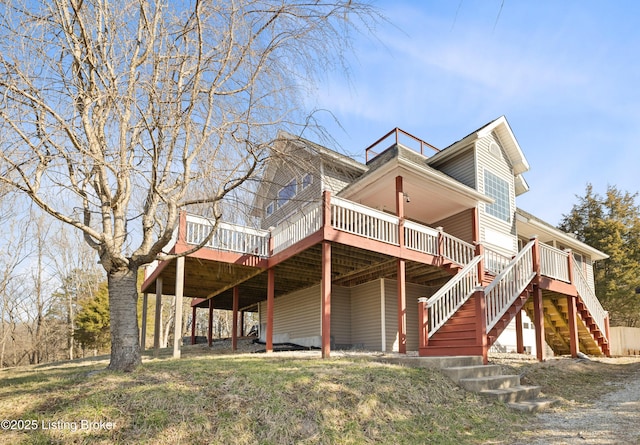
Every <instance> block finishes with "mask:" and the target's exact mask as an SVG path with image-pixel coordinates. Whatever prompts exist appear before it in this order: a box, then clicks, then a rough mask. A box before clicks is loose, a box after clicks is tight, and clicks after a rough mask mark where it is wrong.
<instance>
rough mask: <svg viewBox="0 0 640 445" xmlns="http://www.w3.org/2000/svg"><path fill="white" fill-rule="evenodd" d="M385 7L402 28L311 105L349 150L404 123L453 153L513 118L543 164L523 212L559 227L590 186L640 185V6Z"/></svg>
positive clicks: (436, 0)
mask: <svg viewBox="0 0 640 445" xmlns="http://www.w3.org/2000/svg"><path fill="white" fill-rule="evenodd" d="M375 4H376V6H377V7H379V8H380V9H381V11H382V13H383V14H384V15H385V16H386V17H387V18H388V19H389V21H390V24H383V25H381V26H380V28H379V29H378V31H377V37H378V41H376V40H372V39H370V38H364V37H363V38H362V39H359V40H357V41H356V43H355V52H356V56H357V58H356V60H354V63H353V65H352V72H351V74H350V78H349V79H347V78H346V76H345V75H344V74H342V73H334V74H330V75H329V76H328V79H327V82H326V84H323V85H321V88H320V91H319V94H318V97H317V98H316V99H314V100H316V102H315V103H313V104H311V105H312V106H315V107H318V108H321V109H328V110H331V111H332V112H333V114H334V115H335V117H336V118H337V119H338V120H339V121H340V123H341V124H342V127H343V129H340V128H338V127H337V126H335V125H334V124H332V122H331V119H329V118H328V117H327V116H325V117H327V119H325V120H324V123H325V124H326V126H327V128H328V129H329V130H330V132H331V134H332V136H333V137H334V138H335V139H336V140H337V142H338V143H339V144H340V145H341V147H342V149H343V150H344V151H346V152H347V153H349V154H351V155H355V156H362V155H363V153H364V149H365V148H366V147H367V146H368V145H369V144H371V143H372V142H374V141H375V140H376V139H377V138H378V137H380V136H382V135H383V134H385V133H386V132H387V131H389V130H391V129H392V128H394V127H400V128H402V129H403V130H406V131H408V132H409V133H412V134H414V135H416V136H418V137H420V138H422V139H424V140H426V141H428V142H430V143H431V144H433V145H435V146H436V147H439V148H444V147H446V146H447V145H449V144H451V143H452V142H455V141H456V140H458V139H460V138H462V137H463V136H465V135H467V134H469V133H470V132H472V131H473V130H475V129H477V128H478V127H480V126H482V125H484V124H486V123H487V122H489V121H491V120H493V119H495V118H497V117H499V116H501V115H505V116H506V117H507V119H508V121H509V123H510V125H511V128H512V129H513V132H514V134H515V136H516V138H517V140H518V142H519V144H520V146H521V148H522V150H523V152H524V154H525V156H526V157H527V159H528V161H529V164H530V166H531V169H530V171H529V172H527V173H526V174H525V178H526V180H527V182H528V183H529V186H530V189H531V190H530V191H529V192H528V193H526V194H524V195H522V196H520V197H519V198H518V206H519V207H521V208H523V209H524V210H527V211H529V212H531V213H534V214H535V215H537V216H539V217H541V218H543V219H544V220H546V221H548V222H550V223H552V224H557V223H558V222H559V221H560V219H561V217H562V214H563V213H568V212H569V210H570V209H571V206H572V205H573V204H574V203H576V202H577V199H576V195H582V194H583V193H584V190H585V186H586V184H587V183H588V182H591V183H592V184H593V185H594V187H595V190H596V191H597V192H598V193H604V192H605V190H606V187H607V185H608V184H610V185H615V186H617V187H618V188H620V189H622V190H626V191H629V192H637V191H639V190H640V149H638V147H637V144H638V141H639V140H640V88H639V84H640V61H639V60H638V56H639V55H640V2H635V1H615V2H614V1H589V0H561V1H558V0H555V1H551V0H549V1H547V0H536V1H525V0H476V1H474V0H425V1H378V2H376V3H375Z"/></svg>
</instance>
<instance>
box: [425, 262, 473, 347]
mask: <svg viewBox="0 0 640 445" xmlns="http://www.w3.org/2000/svg"><path fill="white" fill-rule="evenodd" d="M480 261H482V256H477V257H475V258H474V259H473V260H472V261H470V262H469V264H467V265H466V266H465V267H464V268H462V270H461V271H460V272H458V273H457V274H456V275H454V276H453V277H452V278H451V279H450V280H449V281H448V282H447V283H446V284H445V285H444V286H442V287H441V288H440V289H438V291H437V292H436V293H435V294H433V295H432V296H431V297H430V298H429V300H427V310H428V314H429V315H428V322H429V337H431V336H432V335H433V334H434V333H436V331H437V330H438V329H440V328H441V327H442V325H444V324H445V323H446V322H447V320H449V318H451V316H452V315H453V314H455V313H456V311H457V310H458V309H460V307H462V305H463V304H464V303H465V302H466V301H467V300H468V299H469V297H471V295H473V293H474V292H475V291H476V288H477V287H478V285H479V280H478V263H479V262H480Z"/></svg>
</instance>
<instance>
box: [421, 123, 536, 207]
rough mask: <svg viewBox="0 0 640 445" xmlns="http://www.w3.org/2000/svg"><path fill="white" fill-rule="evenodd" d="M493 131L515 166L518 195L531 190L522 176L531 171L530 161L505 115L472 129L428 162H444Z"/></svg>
mask: <svg viewBox="0 0 640 445" xmlns="http://www.w3.org/2000/svg"><path fill="white" fill-rule="evenodd" d="M492 132H493V133H495V135H496V136H497V138H498V140H499V141H500V144H501V145H502V148H503V149H504V151H505V153H506V155H507V158H508V159H509V162H510V163H511V165H512V166H513V174H514V177H515V184H516V195H521V194H522V193H524V192H526V191H528V190H529V186H528V184H527V182H526V181H525V180H524V177H522V173H524V172H526V171H529V162H528V161H527V159H526V158H525V156H524V153H523V152H522V149H521V148H520V144H518V140H517V139H516V137H515V135H514V134H513V131H512V130H511V126H510V125H509V122H508V121H507V118H506V117H504V116H500V117H499V118H497V119H495V120H493V121H491V122H489V123H488V124H485V125H483V126H482V127H480V128H478V129H477V130H475V131H472V132H471V133H469V134H468V135H467V136H465V137H464V138H462V139H460V140H459V141H456V142H454V143H453V144H451V145H449V146H448V147H446V148H444V149H442V150H441V151H439V152H438V153H436V154H434V155H433V156H431V157H430V158H429V161H428V162H429V164H431V165H437V164H439V163H441V162H443V161H444V160H445V159H450V158H451V157H453V156H455V155H457V154H459V153H461V152H463V151H465V150H467V149H470V148H471V147H472V145H473V143H474V142H475V141H477V140H479V139H482V138H483V137H485V136H488V135H489V134H491V133H492Z"/></svg>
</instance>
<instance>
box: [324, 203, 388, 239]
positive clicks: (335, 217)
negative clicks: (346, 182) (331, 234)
mask: <svg viewBox="0 0 640 445" xmlns="http://www.w3.org/2000/svg"><path fill="white" fill-rule="evenodd" d="M331 225H332V226H333V228H334V229H337V230H342V231H343V232H349V233H353V234H355V235H360V236H363V237H365V238H370V239H374V240H378V241H382V242H383V243H389V244H393V245H396V246H397V245H398V217H397V216H394V215H389V214H387V213H384V212H381V211H379V210H375V209H372V208H370V207H367V206H363V205H362V204H358V203H355V202H351V201H347V200H346V199H342V198H337V197H331Z"/></svg>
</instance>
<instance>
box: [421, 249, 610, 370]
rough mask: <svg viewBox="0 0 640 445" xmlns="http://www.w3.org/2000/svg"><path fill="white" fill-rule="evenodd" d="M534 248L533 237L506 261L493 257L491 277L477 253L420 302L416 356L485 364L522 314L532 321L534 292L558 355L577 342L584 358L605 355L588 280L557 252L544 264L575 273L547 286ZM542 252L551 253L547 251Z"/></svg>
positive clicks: (600, 315)
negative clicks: (477, 359)
mask: <svg viewBox="0 0 640 445" xmlns="http://www.w3.org/2000/svg"><path fill="white" fill-rule="evenodd" d="M538 246H539V245H538V241H537V239H532V240H531V241H530V242H529V243H528V244H527V245H526V246H524V247H523V249H522V250H521V251H520V252H519V253H518V254H517V255H516V256H515V257H514V258H513V259H512V260H510V261H508V262H504V261H502V262H500V261H496V260H495V256H494V257H492V258H491V259H492V261H490V262H489V264H493V265H496V264H498V266H499V267H494V268H493V270H491V272H492V273H491V274H488V273H487V270H486V269H485V268H484V267H483V266H484V265H486V264H487V262H486V261H483V254H482V252H480V253H479V254H478V255H476V257H475V258H474V259H473V260H472V261H471V262H470V263H469V264H468V265H467V266H465V267H464V268H462V269H461V270H460V271H459V272H458V274H456V275H455V276H454V277H453V278H451V280H449V282H447V283H446V284H445V285H444V286H442V288H440V289H439V290H438V292H436V293H435V294H434V295H433V296H432V297H430V298H429V299H426V298H423V299H422V302H421V303H420V304H421V305H422V306H421V308H422V309H419V316H420V321H419V324H420V329H421V340H420V347H419V353H420V356H423V357H435V356H439V355H482V356H483V357H484V358H485V362H486V360H487V353H488V349H489V348H490V347H491V345H493V344H494V343H495V341H496V340H497V339H498V337H499V336H500V334H501V333H502V332H503V331H504V330H505V328H506V327H507V326H508V325H509V323H510V322H511V321H512V320H513V319H514V318H515V317H516V315H517V314H518V313H520V311H522V310H525V311H526V312H527V313H528V315H529V317H530V318H531V319H532V320H534V319H535V316H534V303H533V300H534V299H533V298H531V297H532V295H533V294H534V292H538V290H537V289H539V291H540V292H541V295H542V297H541V299H542V305H543V314H544V317H543V318H544V328H545V329H544V331H545V337H546V338H545V340H546V342H547V344H548V345H549V346H550V347H551V348H552V349H553V351H554V352H555V353H556V354H559V355H561V354H572V355H573V354H575V353H576V350H575V345H576V344H577V345H578V348H579V350H580V351H581V352H583V353H585V354H588V355H603V354H604V355H609V353H610V351H609V343H608V340H607V336H608V335H607V329H608V321H607V320H608V318H607V314H606V312H605V311H604V309H602V306H601V305H600V303H599V301H598V300H597V298H596V297H595V294H594V293H593V290H592V289H590V288H589V286H588V285H587V284H586V278H585V277H584V276H583V275H582V272H581V271H580V269H579V268H576V267H575V264H572V261H571V260H572V257H571V256H570V254H569V253H565V252H560V253H559V254H558V255H563V256H561V257H560V259H559V260H558V259H556V261H548V262H550V263H555V264H563V259H564V260H566V261H564V264H565V266H566V268H565V271H567V270H569V271H572V272H573V273H569V274H568V275H567V276H566V277H564V278H563V277H560V278H558V280H560V284H559V285H554V286H555V287H551V286H550V285H549V284H547V282H548V281H549V279H548V278H545V279H544V280H541V278H540V277H541V275H544V273H545V272H546V271H547V270H548V267H547V269H545V267H544V266H548V265H547V263H545V262H544V261H543V262H542V266H543V267H542V269H543V272H542V273H541V272H540V269H541V265H540V264H541V263H540V258H539V255H540V250H539V247H538ZM545 249H546V251H547V252H549V251H550V248H549V247H545ZM551 254H554V252H553V251H551ZM548 255H549V254H548ZM548 255H547V256H548ZM476 266H477V267H476ZM572 266H573V270H572ZM546 273H550V272H546ZM551 276H553V275H551ZM478 277H482V281H481V280H479V279H478ZM541 281H543V282H544V283H542V284H540V283H541ZM570 283H571V284H570ZM574 283H575V284H574ZM574 285H575V287H574ZM536 286H537V289H536ZM545 286H550V287H548V288H547V287H545ZM553 289H556V290H553ZM576 292H577V294H576ZM570 302H571V303H570ZM570 305H572V307H573V305H575V312H574V313H575V314H576V317H575V318H576V323H575V325H572V323H571V317H572V316H571V315H569V314H570V313H572V311H573V309H571V308H570V307H569V306H570ZM570 309H571V310H570ZM574 327H575V328H576V332H577V342H576V343H575V344H574V346H573V347H572V346H571V342H572V341H573V340H571V332H570V330H571V329H573V328H574ZM572 348H574V349H572Z"/></svg>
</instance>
